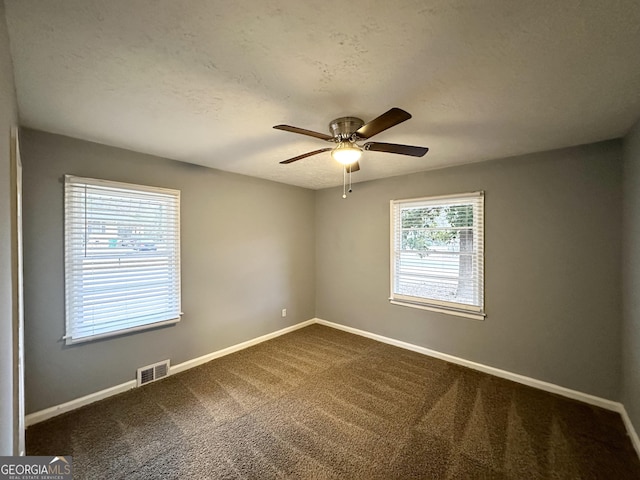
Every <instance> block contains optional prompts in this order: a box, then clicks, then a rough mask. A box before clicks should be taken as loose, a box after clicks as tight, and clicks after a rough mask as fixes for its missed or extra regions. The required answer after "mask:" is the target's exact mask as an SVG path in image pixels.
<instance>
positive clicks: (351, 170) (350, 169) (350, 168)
mask: <svg viewBox="0 0 640 480" xmlns="http://www.w3.org/2000/svg"><path fill="white" fill-rule="evenodd" d="M352 173H353V165H349V193H351V192H353V190H352V189H351V174H352Z"/></svg>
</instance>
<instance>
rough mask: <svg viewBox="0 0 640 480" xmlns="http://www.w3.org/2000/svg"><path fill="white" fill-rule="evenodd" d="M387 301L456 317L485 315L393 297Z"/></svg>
mask: <svg viewBox="0 0 640 480" xmlns="http://www.w3.org/2000/svg"><path fill="white" fill-rule="evenodd" d="M389 303H391V304H392V305H399V306H401V307H411V308H417V309H419V310H428V311H430V312H437V313H445V314H447V315H455V316H456V317H464V318H471V319H473V320H484V318H485V317H486V316H487V314H486V313H480V312H469V311H463V310H454V309H451V308H444V307H439V306H434V305H425V304H423V303H412V302H405V301H402V300H395V299H393V298H390V299H389Z"/></svg>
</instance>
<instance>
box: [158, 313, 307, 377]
mask: <svg viewBox="0 0 640 480" xmlns="http://www.w3.org/2000/svg"><path fill="white" fill-rule="evenodd" d="M314 323H316V319H315V318H312V319H311V320H306V321H304V322H300V323H296V324H295V325H292V326H290V327H287V328H283V329H281V330H278V331H275V332H272V333H267V334H266V335H262V336H261V337H257V338H254V339H252V340H247V341H246V342H242V343H238V344H237V345H232V346H230V347H227V348H223V349H222V350H218V351H216V352H213V353H208V354H207V355H203V356H201V357H198V358H194V359H192V360H187V361H186V362H182V363H179V364H178V365H175V366H173V367H171V368H170V369H169V373H170V374H171V375H173V374H174V373H180V372H183V371H185V370H189V369H190V368H193V367H197V366H198V365H202V364H203V363H207V362H210V361H211V360H214V359H216V358H219V357H224V356H225V355H229V354H230V353H233V352H237V351H238V350H244V349H245V348H249V347H252V346H254V345H257V344H259V343H262V342H266V341H267V340H271V339H272V338H276V337H279V336H280V335H284V334H285V333H290V332H293V331H294V330H298V329H300V328H304V327H308V326H309V325H313V324H314Z"/></svg>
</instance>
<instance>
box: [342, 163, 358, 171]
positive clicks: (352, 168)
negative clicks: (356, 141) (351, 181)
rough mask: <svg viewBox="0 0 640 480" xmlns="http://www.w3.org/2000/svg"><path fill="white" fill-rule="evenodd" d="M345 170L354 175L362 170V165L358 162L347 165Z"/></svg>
mask: <svg viewBox="0 0 640 480" xmlns="http://www.w3.org/2000/svg"><path fill="white" fill-rule="evenodd" d="M344 168H346V169H347V173H353V172H357V171H358V170H360V164H359V163H358V162H354V163H352V164H351V165H345V166H344Z"/></svg>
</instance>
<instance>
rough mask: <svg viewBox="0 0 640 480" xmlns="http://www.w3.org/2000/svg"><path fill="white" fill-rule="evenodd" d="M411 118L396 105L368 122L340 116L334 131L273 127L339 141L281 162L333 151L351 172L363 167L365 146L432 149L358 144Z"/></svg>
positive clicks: (404, 151) (417, 152) (414, 152)
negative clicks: (360, 161)
mask: <svg viewBox="0 0 640 480" xmlns="http://www.w3.org/2000/svg"><path fill="white" fill-rule="evenodd" d="M410 118H411V114H409V113H408V112H405V111H404V110H402V109H400V108H392V109H391V110H389V111H387V112H385V113H383V114H382V115H380V116H379V117H377V118H374V119H373V120H371V121H370V122H369V123H367V124H365V123H364V122H363V121H362V120H361V119H359V118H356V117H341V118H336V119H335V120H332V121H331V123H329V131H330V132H331V135H327V134H325V133H319V132H314V131H312V130H306V129H304V128H299V127H292V126H290V125H276V126H275V127H273V128H275V129H277V130H284V131H286V132H292V133H299V134H301V135H308V136H310V137H315V138H319V139H320V140H325V141H327V142H334V143H336V144H337V145H336V146H335V147H329V148H321V149H319V150H314V151H313V152H307V153H303V154H302V155H298V156H297V157H293V158H289V159H288V160H283V161H282V162H280V163H283V164H286V163H293V162H297V161H298V160H302V159H303V158H307V157H310V156H312V155H317V154H318V153H322V152H329V151H331V156H332V157H333V159H334V160H336V161H338V162H340V163H341V164H343V165H344V166H345V171H346V172H347V173H351V172H357V171H358V170H360V164H359V163H358V160H360V157H361V156H362V152H363V151H364V150H371V151H373V152H386V153H397V154H400V155H409V156H412V157H422V156H424V155H425V154H426V153H427V152H428V151H429V149H428V148H426V147H415V146H412V145H399V144H397V143H382V142H366V143H365V144H363V145H358V142H360V141H362V140H367V139H369V138H371V137H373V136H374V135H377V134H378V133H380V132H383V131H384V130H387V129H388V128H391V127H394V126H396V125H398V124H399V123H402V122H404V121H405V120H409V119H410Z"/></svg>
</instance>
